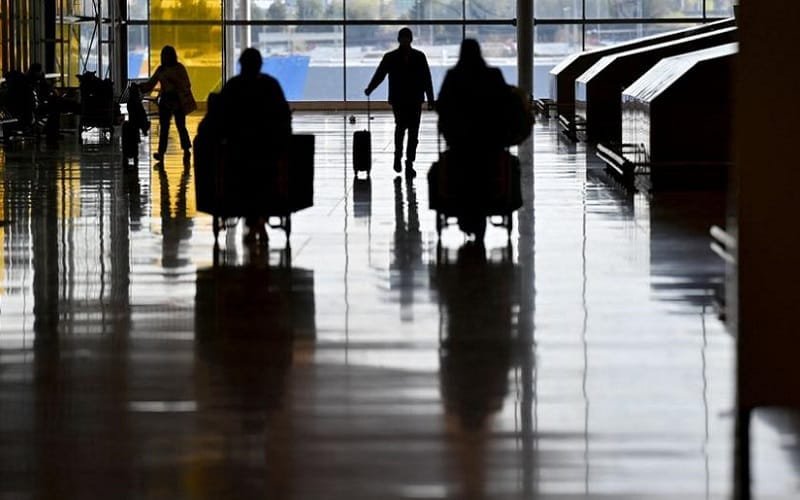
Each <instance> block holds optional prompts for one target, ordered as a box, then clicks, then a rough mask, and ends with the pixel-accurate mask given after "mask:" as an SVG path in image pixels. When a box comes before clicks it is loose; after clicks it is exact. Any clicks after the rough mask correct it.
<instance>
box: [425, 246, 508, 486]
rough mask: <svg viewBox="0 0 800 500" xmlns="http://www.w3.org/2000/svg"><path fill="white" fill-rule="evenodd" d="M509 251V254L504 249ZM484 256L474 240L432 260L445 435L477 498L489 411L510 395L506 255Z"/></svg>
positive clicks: (463, 482) (465, 483)
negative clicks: (452, 257) (454, 254)
mask: <svg viewBox="0 0 800 500" xmlns="http://www.w3.org/2000/svg"><path fill="white" fill-rule="evenodd" d="M506 257H507V256H506ZM506 257H504V258H503V260H502V261H501V262H493V261H492V262H490V261H487V258H486V250H485V248H484V246H483V244H481V243H480V242H474V241H471V242H468V243H466V244H464V245H463V246H461V248H459V250H458V258H457V261H456V263H455V264H452V263H448V262H447V261H446V258H444V259H443V261H440V262H438V263H437V264H435V265H433V266H432V268H431V269H432V275H431V285H432V287H434V288H435V290H436V291H437V292H438V295H439V301H440V304H441V305H442V314H443V316H444V317H443V324H444V325H446V326H445V330H444V331H443V332H442V337H441V351H440V352H441V354H440V368H439V375H440V383H441V391H442V399H443V402H444V406H445V413H446V423H447V431H448V438H449V442H450V444H451V452H452V453H453V454H454V461H455V462H456V463H457V464H458V470H459V473H460V478H459V482H460V483H461V485H462V488H463V491H462V496H461V498H483V497H484V487H485V483H486V480H485V464H484V460H485V457H486V456H487V454H486V452H485V451H486V450H484V448H485V447H486V445H487V441H488V433H489V432H490V430H491V429H490V425H489V424H488V420H489V418H490V416H491V415H492V414H494V413H496V412H499V411H500V410H501V408H502V405H503V400H504V399H505V397H506V395H507V394H508V371H509V369H510V368H511V356H512V348H513V340H514V338H515V331H514V328H515V326H514V325H515V321H514V314H515V313H514V311H515V303H516V302H518V294H517V293H516V290H515V281H516V278H515V272H516V270H515V266H514V265H513V263H512V262H511V261H510V257H508V258H506Z"/></svg>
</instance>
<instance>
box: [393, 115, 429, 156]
mask: <svg viewBox="0 0 800 500" xmlns="http://www.w3.org/2000/svg"><path fill="white" fill-rule="evenodd" d="M392 111H393V112H394V157H395V159H400V158H402V157H403V138H404V136H405V133H406V130H408V150H407V151H406V160H408V161H414V160H415V159H416V158H417V144H418V143H419V121H420V118H421V117H422V103H419V102H418V103H416V104H409V105H392Z"/></svg>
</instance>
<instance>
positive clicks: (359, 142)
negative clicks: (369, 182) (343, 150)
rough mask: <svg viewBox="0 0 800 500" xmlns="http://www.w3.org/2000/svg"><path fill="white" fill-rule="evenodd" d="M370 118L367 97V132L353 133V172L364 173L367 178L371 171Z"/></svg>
mask: <svg viewBox="0 0 800 500" xmlns="http://www.w3.org/2000/svg"><path fill="white" fill-rule="evenodd" d="M371 120H372V117H371V115H370V109H369V96H367V130H359V131H357V132H354V133H353V171H354V172H355V174H356V175H358V173H359V172H366V173H367V177H369V174H370V171H371V170H372V132H371V127H370V121H371Z"/></svg>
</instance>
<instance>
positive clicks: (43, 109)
mask: <svg viewBox="0 0 800 500" xmlns="http://www.w3.org/2000/svg"><path fill="white" fill-rule="evenodd" d="M27 78H28V83H29V85H30V87H31V88H32V89H33V93H34V98H35V117H36V118H42V119H46V121H45V123H44V133H45V137H46V139H47V141H48V142H50V143H52V142H55V141H56V140H57V139H58V137H59V131H60V128H61V114H62V113H80V105H79V104H78V103H77V102H75V101H72V100H70V99H67V98H65V97H63V96H62V95H61V94H60V93H59V92H58V91H57V90H56V89H55V87H53V85H52V84H51V83H50V82H49V81H48V80H47V77H46V75H45V74H44V71H43V69H42V65H41V64H39V63H33V64H31V65H30V67H29V68H28V73H27Z"/></svg>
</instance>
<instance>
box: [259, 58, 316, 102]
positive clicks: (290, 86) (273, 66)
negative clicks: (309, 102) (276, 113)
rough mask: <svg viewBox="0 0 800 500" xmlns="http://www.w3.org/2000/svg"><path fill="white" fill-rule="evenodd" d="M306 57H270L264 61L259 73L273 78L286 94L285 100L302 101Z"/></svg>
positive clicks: (305, 74) (306, 68)
mask: <svg viewBox="0 0 800 500" xmlns="http://www.w3.org/2000/svg"><path fill="white" fill-rule="evenodd" d="M309 60H310V58H309V57H308V56H271V57H267V58H265V59H264V65H263V66H262V67H261V71H262V72H264V73H267V74H268V75H271V76H273V77H275V78H276V79H277V80H278V81H279V82H280V84H281V87H282V88H283V93H284V94H286V100H288V101H298V100H301V99H303V90H304V89H305V85H306V78H307V76H308V62H309Z"/></svg>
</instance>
